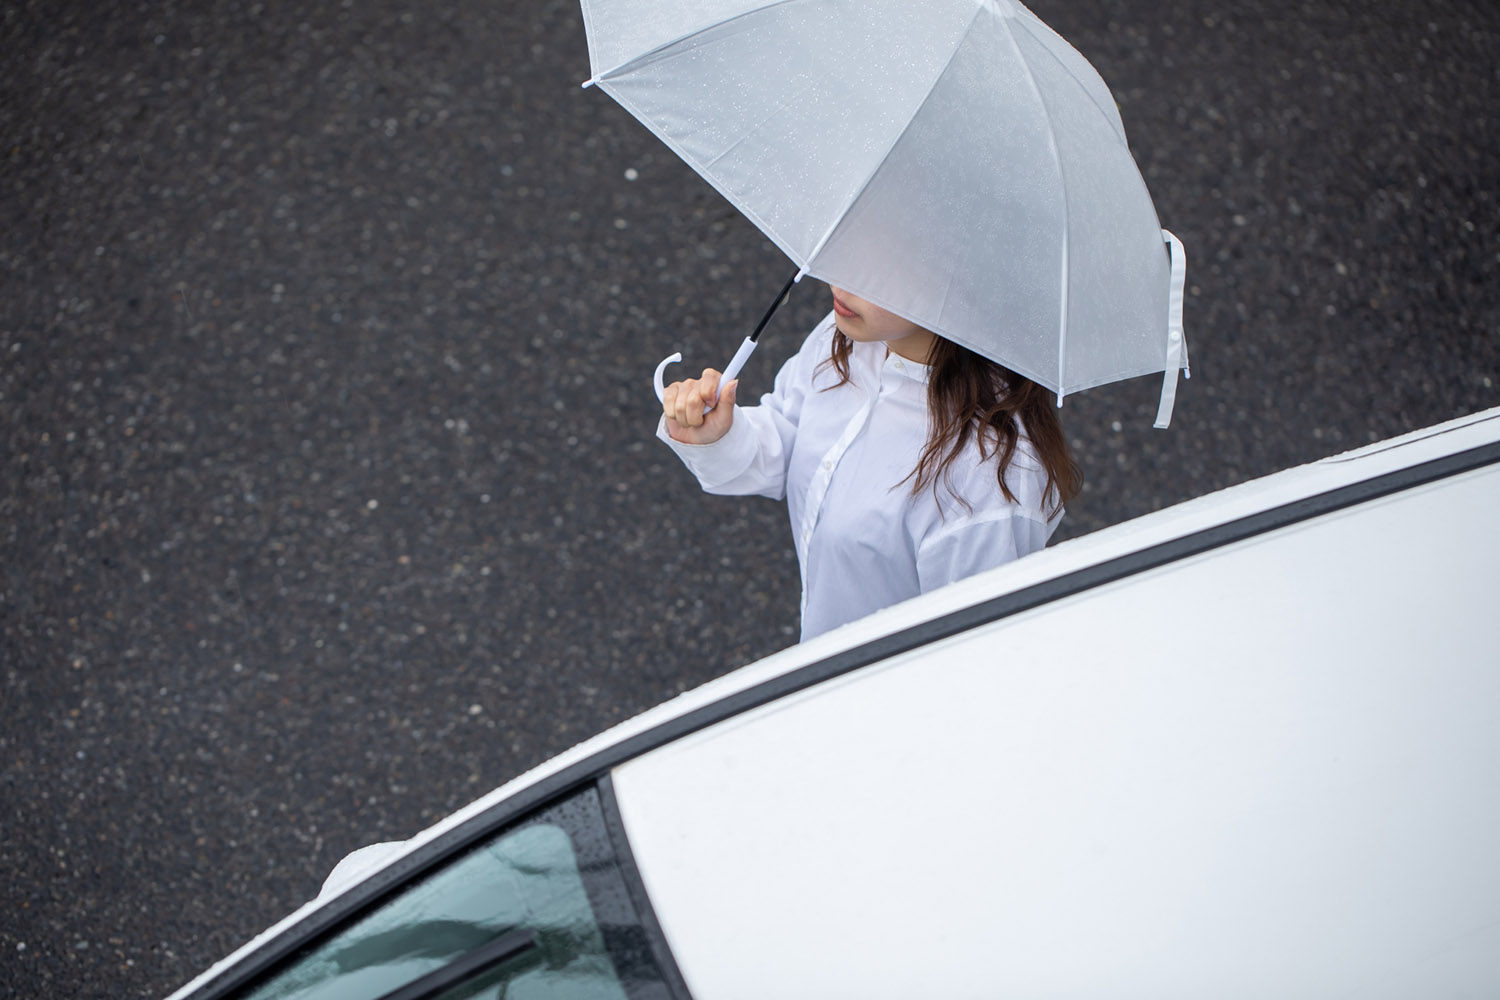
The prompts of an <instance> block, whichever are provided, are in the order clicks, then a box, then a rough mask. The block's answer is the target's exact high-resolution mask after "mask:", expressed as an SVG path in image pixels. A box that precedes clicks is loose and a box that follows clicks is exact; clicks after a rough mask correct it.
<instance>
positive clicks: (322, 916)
mask: <svg viewBox="0 0 1500 1000" xmlns="http://www.w3.org/2000/svg"><path fill="white" fill-rule="evenodd" d="M1497 441H1500V408H1496V409H1492V410H1489V411H1485V412H1483V413H1478V414H1474V415H1471V416H1468V417H1464V418H1460V419H1458V420H1454V421H1450V422H1448V423H1445V424H1441V425H1437V426H1435V427H1432V428H1427V429H1425V430H1421V431H1417V432H1413V433H1411V434H1407V435H1403V436H1402V437H1399V438H1394V439H1391V440H1388V441H1383V442H1379V443H1377V444H1374V445H1371V446H1368V447H1365V448H1361V449H1357V450H1355V451H1352V452H1348V453H1345V454H1342V455H1336V456H1333V457H1331V458H1327V459H1324V460H1322V461H1319V462H1315V463H1312V464H1310V465H1305V466H1301V467H1298V468H1295V469H1290V470H1286V471H1284V472H1280V473H1276V474H1274V475H1271V476H1268V477H1265V478H1263V479H1259V480H1254V481H1251V482H1248V483H1245V484H1242V485H1240V486H1236V487H1231V488H1229V489H1226V490H1221V491H1218V492H1216V493H1213V494H1209V495H1206V496H1203V497H1199V498H1197V499H1194V500H1190V501H1187V502H1186V503H1182V504H1178V505H1175V506H1173V507H1169V508H1165V509H1163V510H1161V511H1157V512H1154V513H1151V514H1147V515H1145V516H1143V517H1139V518H1136V519H1134V520H1131V521H1127V522H1123V523H1121V524H1118V525H1114V526H1112V527H1110V528H1106V529H1103V530H1101V531H1098V532H1094V533H1092V534H1090V535H1087V536H1082V537H1080V538H1075V539H1071V540H1068V541H1065V542H1062V543H1059V544H1057V545H1054V546H1052V547H1050V548H1048V549H1045V550H1043V551H1042V552H1039V553H1036V554H1034V555H1031V556H1028V557H1027V558H1025V559H1022V560H1018V561H1017V562H1015V563H1012V564H1009V565H1008V566H1004V567H1000V568H998V569H996V570H993V571H990V572H987V573H984V574H980V575H978V576H975V577H971V578H969V579H967V580H964V581H959V582H958V583H956V584H953V585H950V586H948V587H945V588H942V589H941V590H938V591H934V592H932V593H929V594H924V595H921V596H919V597H917V598H914V599H912V600H910V601H907V602H904V603H903V604H901V605H897V606H896V607H893V608H890V609H887V610H885V611H883V612H880V613H878V614H877V615H873V616H870V617H868V618H866V619H862V620H860V621H858V622H853V623H850V624H849V625H846V626H843V627H841V628H838V629H835V630H832V631H830V632H828V633H824V634H823V635H821V636H818V637H816V638H815V639H813V640H811V641H809V642H806V643H802V644H799V645H795V646H792V647H790V648H788V649H785V650H782V651H781V652H778V653H776V654H773V655H772V656H769V657H766V658H764V659H762V660H759V661H756V662H755V663H752V664H749V665H746V666H744V667H741V668H739V669H737V670H734V671H732V672H729V673H727V674H725V675H724V676H722V677H720V678H717V679H716V680H714V681H711V682H709V683H707V684H705V685H702V686H700V687H698V688H695V689H693V690H690V691H688V692H685V693H684V694H682V695H679V696H678V697H676V698H673V699H671V700H669V701H667V702H664V703H663V704H661V705H658V706H656V707H655V708H652V709H650V710H648V711H646V712H644V713H641V714H640V715H638V716H635V717H634V718H632V719H629V720H627V721H625V722H623V723H621V724H619V725H617V726H614V727H612V728H611V729H609V730H606V731H605V732H602V733H600V734H598V735H596V736H594V737H592V738H590V739H588V740H585V741H583V742H582V743H580V744H578V745H577V746H575V747H573V748H571V749H570V750H567V751H565V752H564V753H562V754H559V755H558V756H556V757H554V758H552V759H550V760H548V761H546V762H544V763H542V764H540V765H538V766H537V767H535V768H532V769H530V770H528V771H527V772H525V773H523V774H522V775H520V776H518V777H516V778H515V779H513V780H511V781H509V782H507V783H505V784H504V785H502V786H500V787H499V788H496V789H495V790H493V791H492V792H490V793H488V794H487V795H484V796H482V797H480V798H479V799H477V800H475V801H474V802H472V803H470V804H469V805H467V806H465V807H463V808H462V809H459V810H458V811H456V812H454V813H453V814H451V815H450V816H448V817H446V818H444V819H443V820H441V821H439V822H438V823H436V824H434V825H433V826H431V827H429V828H428V829H426V830H424V831H422V832H420V833H418V834H417V835H416V836H414V837H413V838H411V839H410V840H407V841H405V842H402V844H401V845H400V846H399V847H398V848H395V849H393V850H392V851H391V852H389V853H388V854H387V855H386V857H385V858H384V860H383V863H382V864H381V865H379V866H377V867H374V868H372V869H371V870H370V871H369V872H368V873H367V875H366V877H365V879H364V881H362V882H355V883H350V884H348V885H345V886H342V887H340V888H338V889H337V890H336V891H333V892H330V893H325V894H322V895H320V896H319V897H318V898H317V899H314V900H311V901H309V902H308V903H307V904H305V905H304V906H303V907H301V908H299V909H298V910H297V911H295V912H294V913H292V914H290V915H288V916H287V917H286V918H285V919H283V920H281V921H279V922H278V923H276V924H275V925H273V926H272V927H270V928H268V929H267V930H266V931H265V932H263V933H262V934H260V935H257V936H256V937H255V938H254V939H252V940H251V941H249V942H247V943H246V944H245V945H244V946H242V947H241V948H239V949H237V950H236V951H235V952H234V953H233V954H231V955H229V956H227V957H226V958H225V959H223V960H222V961H220V962H218V963H215V965H214V966H213V967H211V968H210V969H208V970H205V972H204V973H203V974H202V975H200V976H198V977H197V978H196V979H194V980H193V981H192V982H190V983H188V984H186V985H185V986H184V987H183V988H182V989H181V990H179V991H178V992H177V993H175V994H173V1000H176V998H180V997H186V996H188V995H190V994H192V993H193V992H195V991H196V990H197V989H198V988H199V987H201V986H203V985H205V984H207V983H210V982H212V981H213V980H214V979H215V978H216V977H218V976H219V975H220V974H222V973H223V972H225V971H226V970H228V969H230V968H232V967H234V966H236V965H237V964H238V963H240V962H242V961H243V960H245V959H246V958H247V957H249V956H252V955H254V954H255V953H256V952H257V951H259V950H261V949H263V948H266V947H268V946H269V945H271V944H272V943H274V942H278V941H280V940H284V939H285V938H286V937H287V936H288V934H289V932H291V931H292V930H293V929H295V928H298V926H299V925H303V924H306V923H309V922H318V923H330V922H332V921H333V920H335V919H341V918H342V917H341V914H343V913H346V912H348V911H349V910H350V909H351V907H352V906H353V905H354V903H355V901H357V900H356V897H358V898H363V899H368V898H373V896H372V889H371V885H372V884H378V885H380V886H381V888H380V890H379V891H380V892H385V891H387V890H388V887H389V886H390V885H393V884H395V883H396V882H398V881H400V880H402V879H406V878H409V877H411V876H412V875H414V874H415V873H417V872H419V871H423V870H427V869H429V868H430V867H431V866H432V865H433V864H435V863H437V860H438V859H439V856H440V855H442V856H446V855H448V854H451V853H452V852H454V851H457V850H460V849H462V848H463V847H464V846H465V845H467V844H469V843H472V842H474V840H475V839H476V838H478V837H480V836H483V835H485V834H486V833H487V832H488V831H491V830H494V829H496V828H497V825H498V824H503V823H504V822H507V821H508V819H509V818H510V817H515V816H518V815H520V814H521V813H522V812H524V811H525V810H527V809H529V808H533V807H535V806H536V805H538V804H540V803H541V802H544V801H547V800H549V799H550V798H553V797H555V796H556V795H558V794H560V793H561V792H562V791H563V790H564V789H565V788H568V787H573V786H574V785H576V784H577V783H578V782H579V781H582V780H588V779H590V778H595V777H598V776H600V775H602V774H607V773H608V772H609V771H610V770H611V769H612V768H614V767H616V766H618V765H619V764H621V763H623V762H625V761H627V760H630V759H633V758H635V757H638V756H640V755H642V754H644V753H647V752H649V751H651V750H653V749H656V748H657V747H660V746H663V745H665V744H666V743H669V742H672V741H675V740H678V739H681V738H682V737H684V736H686V735H689V734H691V733H693V732H696V731H698V730H700V729H702V728H704V727H706V726H708V725H711V724H713V723H714V722H716V721H719V720H721V719H723V718H725V717H726V716H728V715H733V714H736V713H741V712H746V711H749V710H751V709H753V708H755V707H757V706H759V705H761V704H765V703H767V702H768V701H773V700H776V699H777V698H780V697H784V696H785V695H786V694H789V693H791V692H793V691H796V690H799V689H801V688H803V687H806V686H808V685H809V684H813V683H818V682H820V681H821V680H823V679H826V678H828V677H831V676H835V675H837V674H838V673H840V672H842V671H845V670H849V669H857V668H858V666H859V665H860V664H864V663H870V662H874V661H875V660H878V659H881V658H885V657H888V656H890V655H894V654H895V653H898V652H900V651H902V650H904V649H910V648H916V647H920V646H922V645H925V644H927V643H930V642H934V641H938V640H940V639H941V638H943V637H945V636H948V635H952V634H955V633H956V632H961V631H963V630H964V629H966V628H969V627H972V625H973V624H974V623H975V622H978V621H983V620H985V618H986V616H987V615H990V614H991V611H990V610H986V609H992V608H993V607H994V606H995V604H996V602H1001V603H1003V602H1005V601H1006V600H1007V599H1011V598H1017V597H1018V595H1019V596H1021V597H1027V595H1031V596H1030V597H1029V598H1027V599H1028V600H1030V601H1031V602H1032V603H1035V602H1036V601H1042V602H1045V601H1047V600H1052V599H1057V598H1058V596H1060V595H1061V594H1062V593H1063V592H1062V590H1058V589H1056V588H1055V587H1054V589H1053V590H1052V591H1049V590H1048V588H1049V586H1051V585H1055V584H1057V583H1058V582H1059V581H1068V580H1070V579H1076V578H1077V577H1079V575H1080V574H1083V575H1087V574H1089V573H1090V572H1091V571H1096V570H1098V569H1099V568H1100V567H1109V566H1114V567H1117V568H1119V567H1121V566H1124V569H1121V570H1119V571H1120V572H1125V573H1128V571H1129V566H1128V564H1129V563H1130V562H1131V561H1132V560H1139V559H1140V558H1141V557H1143V556H1146V557H1148V558H1152V559H1162V558H1165V559H1167V560H1170V559H1174V558H1182V557H1184V556H1185V555H1187V554H1190V550H1188V549H1183V550H1182V551H1181V552H1178V553H1173V552H1170V551H1168V552H1166V553H1165V554H1162V550H1163V549H1164V548H1169V547H1170V546H1172V545H1173V544H1174V543H1176V542H1180V541H1182V540H1184V539H1190V538H1195V537H1200V538H1201V537H1202V536H1205V535H1207V534H1212V533H1213V532H1215V531H1223V530H1224V529H1228V528H1232V527H1233V526H1234V525H1237V524H1243V523H1244V522H1246V521H1247V519H1253V518H1256V517H1260V516H1264V515H1266V514H1267V513H1270V512H1275V511H1292V508H1295V507H1296V505H1298V504H1305V503H1307V502H1309V501H1314V500H1316V498H1319V497H1326V496H1330V495H1333V494H1337V493H1339V492H1340V491H1344V492H1347V491H1349V490H1350V489H1354V488H1357V487H1358V484H1361V483H1367V482H1373V481H1377V480H1388V481H1390V480H1393V477H1394V480H1401V477H1402V476H1403V474H1404V473H1405V472H1406V471H1407V470H1412V469H1419V468H1422V467H1424V466H1430V465H1432V464H1433V463H1441V462H1443V461H1446V460H1452V459H1454V458H1455V457H1456V456H1462V455H1465V454H1467V453H1470V452H1472V451H1473V450H1474V449H1483V448H1486V447H1491V446H1494V445H1495V444H1496V442H1497ZM1490 460H1493V457H1492V458H1491V459H1490ZM1400 485H1401V483H1400V482H1396V484H1395V486H1394V487H1393V488H1400ZM1292 514H1293V515H1295V511H1292ZM1153 553H1154V555H1153ZM1023 603H1024V602H1023ZM966 616H967V617H966ZM359 905H363V903H360V904H359Z"/></svg>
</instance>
